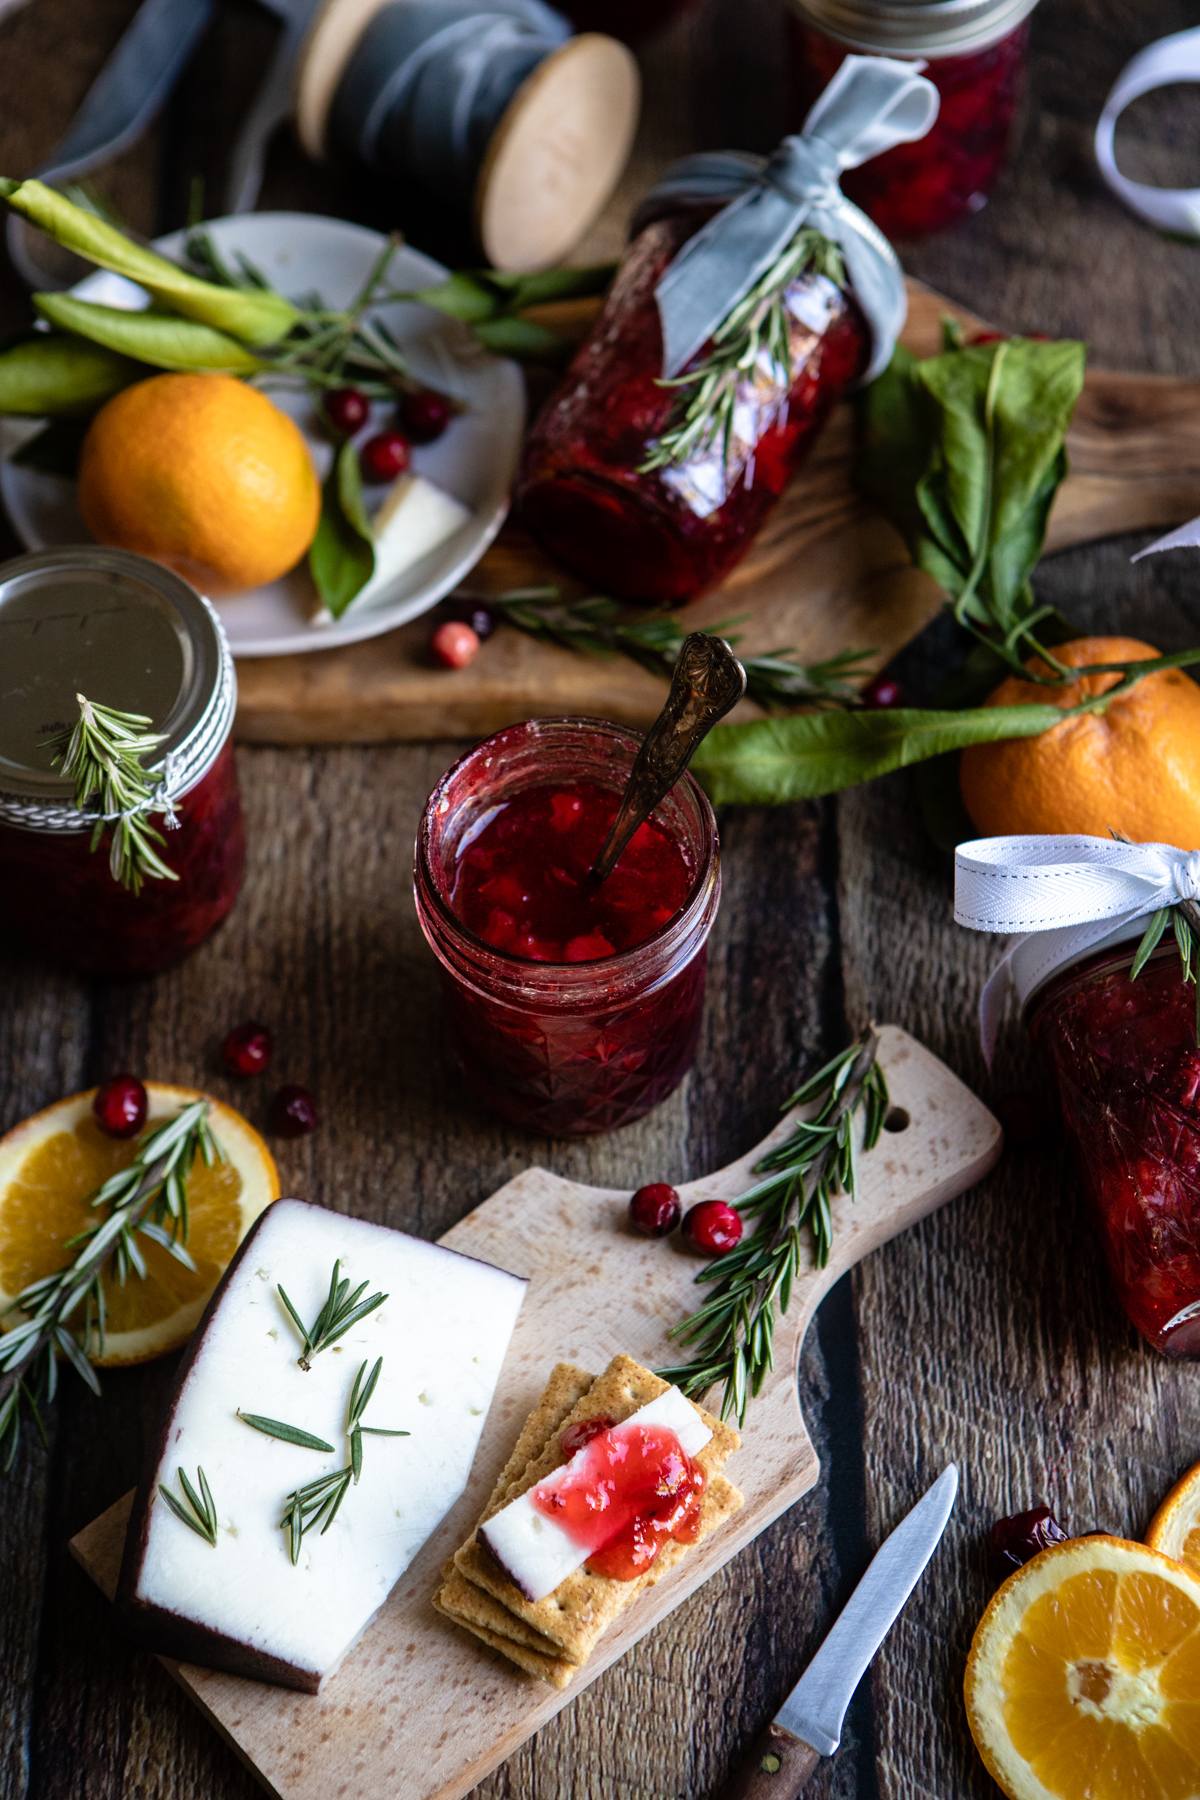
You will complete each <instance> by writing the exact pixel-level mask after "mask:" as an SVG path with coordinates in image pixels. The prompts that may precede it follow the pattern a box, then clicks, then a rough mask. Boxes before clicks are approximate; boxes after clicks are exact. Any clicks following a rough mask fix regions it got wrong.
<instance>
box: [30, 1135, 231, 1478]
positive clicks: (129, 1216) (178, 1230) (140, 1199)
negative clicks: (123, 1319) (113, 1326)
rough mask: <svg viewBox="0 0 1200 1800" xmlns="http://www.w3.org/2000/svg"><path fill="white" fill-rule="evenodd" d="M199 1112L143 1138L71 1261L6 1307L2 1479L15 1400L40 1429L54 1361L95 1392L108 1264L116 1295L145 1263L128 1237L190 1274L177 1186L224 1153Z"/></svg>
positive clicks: (104, 1190) (183, 1198)
mask: <svg viewBox="0 0 1200 1800" xmlns="http://www.w3.org/2000/svg"><path fill="white" fill-rule="evenodd" d="M208 1107H209V1103H208V1101H207V1100H194V1101H193V1102H192V1104H191V1105H190V1106H185V1107H184V1108H183V1109H182V1110H181V1111H180V1112H179V1113H177V1114H176V1116H175V1117H174V1118H173V1119H168V1120H167V1121H166V1122H165V1123H164V1124H162V1125H159V1126H157V1127H156V1128H155V1129H154V1130H153V1131H152V1132H150V1133H149V1134H148V1136H147V1137H145V1138H144V1139H143V1141H142V1143H141V1146H140V1147H139V1149H138V1153H137V1155H136V1156H135V1157H134V1159H133V1161H132V1162H131V1163H130V1164H129V1165H128V1167H126V1168H124V1169H120V1170H118V1172H117V1173H116V1174H115V1175H112V1176H110V1177H109V1179H108V1180H107V1181H106V1182H105V1183H104V1184H103V1186H101V1187H99V1188H97V1190H96V1192H95V1193H94V1194H93V1195H92V1196H91V1198H90V1201H89V1202H88V1204H89V1206H90V1207H91V1208H92V1209H99V1208H102V1207H107V1208H108V1209H109V1210H108V1214H107V1216H106V1217H105V1218H104V1219H103V1220H102V1221H101V1222H100V1223H99V1224H96V1225H89V1226H88V1228H87V1229H86V1231H82V1232H80V1233H79V1234H78V1236H77V1237H73V1238H71V1239H70V1240H69V1241H68V1243H67V1246H66V1247H67V1249H68V1250H74V1249H76V1248H77V1249H78V1254H77V1255H76V1257H75V1260H74V1261H73V1262H72V1263H70V1264H68V1266H67V1267H66V1268H64V1269H60V1270H59V1271H58V1273H57V1274H54V1275H46V1276H43V1277H42V1279H41V1280H40V1281H34V1282H31V1283H30V1285H29V1286H28V1287H27V1288H24V1289H23V1290H22V1291H21V1293H19V1294H18V1295H17V1298H16V1299H15V1300H14V1301H13V1302H12V1304H11V1306H9V1307H8V1309H7V1312H8V1313H14V1312H22V1313H24V1314H25V1315H26V1317H25V1318H24V1319H23V1320H22V1321H21V1323H20V1324H18V1325H15V1326H14V1327H13V1329H12V1330H11V1331H9V1332H6V1333H5V1335H4V1336H3V1337H0V1446H2V1445H4V1444H7V1446H8V1451H7V1456H6V1459H5V1464H4V1467H5V1471H6V1472H7V1471H8V1470H9V1469H11V1467H12V1465H13V1462H14V1460H15V1458H16V1454H17V1445H18V1441H19V1437H20V1421H21V1400H22V1398H24V1399H25V1400H26V1402H27V1403H28V1404H29V1406H30V1409H31V1411H32V1414H33V1418H34V1423H35V1424H36V1425H37V1427H38V1429H39V1431H41V1430H42V1425H41V1415H40V1412H39V1410H38V1395H39V1390H40V1393H41V1396H42V1397H44V1399H45V1400H46V1401H50V1400H53V1398H54V1395H55V1392H56V1391H57V1386H58V1360H57V1357H58V1352H60V1351H61V1352H62V1354H63V1355H64V1356H65V1357H66V1358H67V1360H68V1362H70V1363H71V1365H72V1367H73V1368H74V1369H75V1370H76V1371H77V1373H78V1374H79V1375H80V1376H81V1378H82V1379H83V1380H84V1381H86V1382H87V1384H88V1386H89V1387H90V1388H91V1389H92V1391H93V1393H96V1394H98V1393H99V1392H100V1383H99V1382H98V1380H97V1379H96V1373H95V1370H94V1369H93V1368H92V1365H91V1363H90V1362H89V1361H88V1356H89V1353H90V1351H91V1347H92V1344H93V1341H95V1344H96V1347H97V1353H98V1354H99V1355H103V1354H104V1332H105V1323H106V1310H105V1302H104V1279H103V1278H104V1276H105V1274H106V1273H107V1272H108V1270H109V1266H110V1265H111V1266H112V1268H113V1270H114V1272H115V1274H116V1277H117V1280H118V1281H119V1283H120V1284H121V1286H124V1284H125V1281H126V1279H127V1277H128V1275H129V1273H130V1271H131V1270H132V1271H133V1272H134V1273H135V1274H136V1275H138V1276H140V1277H143V1278H144V1276H145V1274H146V1262H145V1258H144V1257H143V1255H142V1252H141V1248H140V1246H139V1244H138V1242H137V1236H138V1234H140V1235H141V1236H143V1237H148V1238H150V1239H152V1240H153V1242H155V1243H156V1244H160V1245H161V1246H162V1248H163V1249H164V1250H167V1251H169V1252H170V1254H171V1255H172V1256H174V1257H175V1258H176V1260H177V1261H179V1262H181V1263H183V1265H184V1267H185V1268H189V1269H194V1268H195V1266H196V1265H195V1264H194V1262H193V1261H192V1259H191V1257H190V1256H189V1255H188V1252H187V1250H186V1249H185V1248H184V1244H185V1242H186V1240H187V1235H188V1211H187V1187H186V1183H187V1179H188V1176H189V1175H190V1174H191V1172H192V1168H193V1165H194V1164H195V1161H196V1158H197V1156H202V1157H203V1158H204V1161H205V1162H206V1163H207V1164H208V1166H209V1167H210V1168H211V1166H212V1165H213V1163H214V1162H223V1161H224V1152H223V1151H222V1150H221V1147H220V1145H219V1144H218V1143H217V1141H216V1139H215V1138H214V1137H213V1135H212V1131H211V1129H210V1127H209V1124H208ZM167 1221H169V1222H170V1229H169V1230H168V1229H167ZM80 1306H82V1307H83V1328H82V1332H81V1333H80V1334H79V1335H78V1336H77V1335H76V1334H75V1332H74V1331H73V1330H71V1329H69V1328H68V1321H69V1319H70V1318H71V1315H72V1314H73V1313H74V1312H75V1311H76V1309H77V1308H79V1307H80ZM43 1436H44V1433H43Z"/></svg>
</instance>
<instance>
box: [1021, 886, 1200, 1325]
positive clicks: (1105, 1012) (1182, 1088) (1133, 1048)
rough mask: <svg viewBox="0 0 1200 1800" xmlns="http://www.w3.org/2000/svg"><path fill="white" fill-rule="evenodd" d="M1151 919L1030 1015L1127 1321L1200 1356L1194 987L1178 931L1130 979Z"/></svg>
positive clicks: (1041, 998)
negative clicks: (1177, 939) (1184, 964)
mask: <svg viewBox="0 0 1200 1800" xmlns="http://www.w3.org/2000/svg"><path fill="white" fill-rule="evenodd" d="M1147 922H1148V921H1147V920H1146V919H1145V918H1142V919H1139V920H1138V921H1136V923H1135V924H1134V925H1132V926H1129V927H1126V928H1124V929H1123V930H1122V931H1120V932H1117V933H1114V936H1113V937H1112V938H1110V939H1108V940H1106V941H1105V942H1104V943H1103V944H1101V945H1100V946H1098V947H1096V948H1095V949H1093V950H1091V951H1090V952H1089V953H1087V954H1086V955H1084V956H1082V957H1080V958H1078V959H1076V960H1075V961H1073V962H1069V963H1068V964H1066V965H1065V966H1060V967H1056V968H1053V969H1052V971H1051V973H1050V974H1049V975H1048V976H1047V977H1046V978H1045V979H1044V980H1043V981H1042V983H1041V985H1040V986H1037V987H1036V988H1035V989H1034V991H1033V992H1032V994H1031V995H1030V997H1029V999H1028V1002H1027V1005H1026V1013H1025V1016H1026V1019H1027V1022H1028V1026H1029V1030H1030V1033H1031V1034H1032V1037H1033V1040H1034V1042H1035V1044H1036V1045H1037V1046H1038V1049H1039V1050H1040V1051H1041V1052H1042V1054H1043V1056H1044V1057H1045V1058H1046V1060H1047V1061H1048V1062H1049V1064H1050V1067H1051V1069H1052V1070H1053V1072H1054V1076H1055V1079H1056V1082H1057V1085H1058V1093H1059V1098H1060V1100H1061V1103H1062V1112H1063V1120H1064V1122H1065V1125H1066V1129H1067V1133H1068V1136H1069V1138H1070V1140H1071V1144H1072V1147H1073V1150H1074V1153H1075V1158H1076V1162H1077V1164H1078V1168H1079V1172H1080V1176H1081V1178H1082V1181H1083V1186H1084V1191H1085V1193H1086V1195H1087V1198H1088V1203H1089V1206H1090V1209H1091V1212H1092V1217H1093V1219H1094V1222H1095V1225H1096V1229H1097V1231H1098V1233H1099V1236H1100V1241H1101V1244H1102V1246H1103V1249H1104V1255H1105V1258H1106V1260H1107V1262H1108V1267H1109V1271H1110V1273H1111V1275H1112V1279H1113V1283H1114V1285H1115V1287H1116V1290H1117V1293H1118V1295H1119V1297H1120V1300H1121V1303H1122V1305H1123V1306H1124V1308H1125V1311H1126V1312H1127V1314H1128V1315H1129V1317H1130V1319H1131V1320H1132V1321H1133V1323H1134V1325H1135V1326H1136V1327H1137V1329H1138V1330H1139V1331H1140V1332H1141V1334H1142V1336H1143V1337H1144V1338H1145V1339H1146V1341H1147V1342H1148V1343H1149V1344H1152V1345H1153V1346H1154V1348H1155V1349H1156V1350H1160V1351H1162V1352H1163V1353H1164V1355H1167V1356H1177V1357H1184V1356H1200V1045H1198V1043H1197V1032H1196V1022H1197V997H1196V987H1195V984H1194V983H1191V982H1188V981H1186V980H1185V979H1184V975H1183V970H1182V968H1181V964H1180V957H1179V952H1178V950H1177V948H1176V946H1175V944H1174V943H1173V942H1172V941H1171V937H1170V932H1168V933H1167V936H1166V938H1165V939H1164V941H1163V942H1162V943H1161V944H1160V945H1159V947H1158V948H1157V949H1156V950H1155V951H1154V952H1153V953H1152V954H1151V956H1150V958H1149V960H1148V961H1147V963H1146V964H1145V966H1144V967H1143V968H1142V970H1141V972H1140V973H1139V974H1138V976H1137V978H1136V979H1134V978H1133V976H1132V974H1131V969H1132V965H1133V959H1134V956H1135V954H1136V952H1137V948H1138V940H1139V939H1140V937H1141V936H1142V933H1143V932H1144V930H1145V928H1146V925H1147ZM1038 953H1039V947H1038V946H1036V945H1035V946H1034V948H1033V949H1032V950H1031V951H1030V952H1028V954H1029V955H1031V956H1032V955H1035V954H1038ZM1018 954H1020V952H1018ZM1017 984H1018V992H1020V991H1021V987H1022V985H1023V984H1022V983H1021V980H1020V972H1019V971H1018V983H1017Z"/></svg>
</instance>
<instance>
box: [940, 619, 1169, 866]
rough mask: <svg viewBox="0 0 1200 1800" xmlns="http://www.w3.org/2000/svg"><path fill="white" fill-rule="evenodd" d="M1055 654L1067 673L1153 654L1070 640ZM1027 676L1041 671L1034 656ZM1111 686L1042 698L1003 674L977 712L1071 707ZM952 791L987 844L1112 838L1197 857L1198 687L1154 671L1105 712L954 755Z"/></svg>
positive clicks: (1139, 646) (1133, 645) (1079, 685)
mask: <svg viewBox="0 0 1200 1800" xmlns="http://www.w3.org/2000/svg"><path fill="white" fill-rule="evenodd" d="M1054 654H1055V656H1056V657H1058V659H1059V661H1060V662H1064V663H1066V664H1068V666H1069V667H1071V668H1074V669H1077V668H1080V667H1081V666H1082V665H1084V664H1086V663H1110V662H1122V661H1125V662H1128V661H1140V660H1141V659H1143V658H1145V657H1148V656H1157V655H1158V654H1159V652H1158V651H1157V650H1155V649H1153V648H1152V646H1151V645H1149V644H1143V643H1139V642H1138V640H1137V639H1136V638H1075V639H1074V640H1073V641H1072V642H1071V643H1069V644H1059V645H1056V646H1055V650H1054ZM1026 667H1027V668H1029V669H1030V670H1032V671H1033V672H1034V673H1035V674H1045V675H1048V674H1050V672H1051V671H1050V670H1049V669H1048V668H1047V667H1046V665H1045V664H1044V663H1040V662H1039V661H1038V659H1037V658H1036V657H1035V658H1031V659H1030V661H1029V663H1027V664H1026ZM1119 680H1120V676H1118V675H1085V676H1084V677H1083V678H1082V679H1081V680H1079V681H1076V682H1073V683H1072V684H1071V685H1070V686H1069V687H1061V688H1044V687H1038V686H1036V685H1035V684H1034V683H1033V682H1031V681H1021V680H1019V679H1018V677H1016V676H1015V675H1010V676H1009V677H1008V679H1007V680H1005V681H1002V682H1001V683H1000V686H999V687H998V688H997V689H996V691H995V693H993V694H989V696H988V698H987V700H986V701H985V702H984V704H985V705H986V706H1022V705H1028V704H1036V703H1039V702H1040V703H1041V704H1043V705H1044V704H1046V703H1047V702H1048V703H1049V704H1050V705H1052V706H1061V707H1070V706H1074V705H1076V704H1077V703H1078V702H1079V701H1080V700H1084V699H1087V698H1088V696H1089V695H1092V694H1104V693H1107V692H1108V690H1109V688H1112V687H1115V686H1116V685H1117V683H1118V681H1119ZM959 786H960V788H961V790H962V797H963V801H964V803H965V805H966V808H967V811H968V812H969V813H970V815H971V818H972V820H973V821H974V823H975V825H976V826H977V828H978V829H979V831H981V832H982V833H983V834H984V835H985V836H987V837H1008V836H1023V835H1026V834H1032V833H1040V832H1050V833H1057V832H1063V833H1072V834H1073V833H1083V834H1087V835H1089V836H1091V837H1108V836H1109V835H1110V833H1111V832H1114V831H1117V832H1123V833H1124V835H1125V836H1126V837H1129V838H1132V839H1133V840H1134V841H1135V842H1137V843H1160V844H1175V845H1177V846H1178V847H1179V849H1181V850H1196V849H1200V687H1197V685H1196V683H1195V682H1194V681H1191V680H1190V679H1189V678H1188V676H1186V675H1185V674H1184V673H1183V670H1182V669H1164V670H1163V671H1162V672H1161V674H1156V675H1146V676H1144V677H1143V679H1142V680H1141V681H1139V682H1138V684H1137V686H1136V687H1134V688H1132V689H1131V690H1130V692H1129V693H1127V694H1122V695H1120V697H1119V698H1118V699H1116V700H1114V701H1113V702H1112V703H1111V705H1110V706H1109V707H1108V710H1107V711H1106V712H1104V713H1083V714H1081V715H1080V716H1079V718H1077V719H1066V720H1064V721H1063V723H1062V724H1061V725H1055V726H1053V727H1052V729H1051V730H1049V731H1046V732H1043V733H1042V735H1041V737H1032V738H1009V739H1007V740H1006V741H1005V742H1003V743H999V744H974V745H972V746H971V748H970V749H968V750H964V751H963V753H962V761H961V763H960V765H959Z"/></svg>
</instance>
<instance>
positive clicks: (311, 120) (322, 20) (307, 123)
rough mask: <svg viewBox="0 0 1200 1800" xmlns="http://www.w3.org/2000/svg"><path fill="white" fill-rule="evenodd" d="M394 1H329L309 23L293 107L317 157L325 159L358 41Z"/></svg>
mask: <svg viewBox="0 0 1200 1800" xmlns="http://www.w3.org/2000/svg"><path fill="white" fill-rule="evenodd" d="M390 5H391V0H325V3H324V5H323V6H322V7H321V8H320V10H319V11H318V13H317V16H316V18H315V19H314V20H313V22H312V25H311V26H310V28H309V33H308V36H307V37H306V38H305V40H304V45H303V48H302V49H301V51H300V57H299V61H298V62H297V65H296V86H295V91H294V97H293V110H294V112H295V115H296V134H297V136H298V137H299V139H300V142H301V143H302V144H303V146H304V148H305V149H306V150H307V152H308V154H309V155H310V156H311V157H312V158H313V160H314V162H324V160H325V154H326V149H325V146H326V133H327V129H328V125H329V113H330V109H331V108H332V106H333V99H334V95H335V94H336V93H337V91H338V83H339V82H340V81H341V79H342V76H343V75H344V74H345V73H346V68H347V65H348V64H349V61H350V58H351V57H352V56H353V55H354V52H355V50H356V48H357V47H358V41H359V39H360V38H361V37H362V34H363V32H364V31H365V30H366V29H367V26H368V25H369V24H370V23H371V20H372V19H373V18H374V17H375V15H376V13H379V12H382V11H383V9H384V7H385V6H390Z"/></svg>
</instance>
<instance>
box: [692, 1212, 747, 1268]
mask: <svg viewBox="0 0 1200 1800" xmlns="http://www.w3.org/2000/svg"><path fill="white" fill-rule="evenodd" d="M744 1230H745V1226H744V1225H743V1224H742V1215H741V1213H739V1212H735V1211H734V1209H733V1207H732V1206H726V1204H725V1202H724V1200H701V1202H700V1204H699V1205H698V1206H691V1207H689V1208H688V1210H687V1212H686V1213H685V1214H684V1217H683V1235H684V1237H685V1238H686V1240H687V1242H688V1243H689V1244H690V1245H691V1247H692V1249H693V1250H699V1252H700V1254H701V1255H702V1256H724V1254H725V1252H726V1251H727V1250H734V1249H736V1248H737V1246H738V1245H739V1244H740V1243H741V1241H742V1232H743V1231H744Z"/></svg>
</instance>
